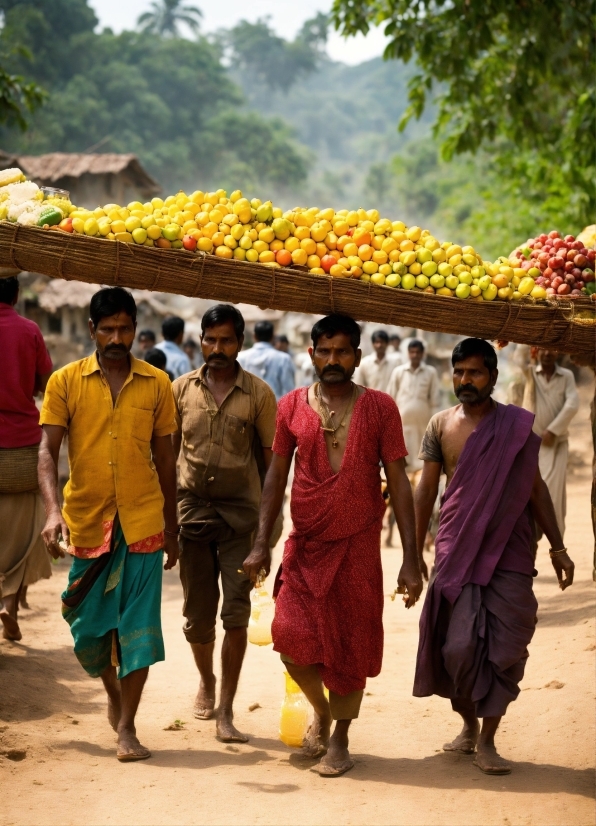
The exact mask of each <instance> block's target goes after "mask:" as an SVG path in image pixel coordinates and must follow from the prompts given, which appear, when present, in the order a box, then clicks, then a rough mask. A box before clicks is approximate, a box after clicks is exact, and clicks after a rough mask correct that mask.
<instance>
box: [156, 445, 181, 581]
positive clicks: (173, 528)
mask: <svg viewBox="0 0 596 826" xmlns="http://www.w3.org/2000/svg"><path fill="white" fill-rule="evenodd" d="M151 452H152V455H153V461H154V462H155V468H156V470H157V475H158V477H159V485H160V487H161V492H162V493H163V497H164V500H165V501H164V506H163V516H164V522H165V526H166V528H165V529H166V531H167V533H166V535H165V543H164V549H165V552H166V554H167V560H166V564H165V565H164V569H165V570H166V571H167V570H169V569H170V568H173V567H174V566H175V565H176V562H177V561H178V512H177V507H176V456H175V454H174V450H173V448H172V437H171V436H170V435H168V436H154V437H153V439H152V440H151Z"/></svg>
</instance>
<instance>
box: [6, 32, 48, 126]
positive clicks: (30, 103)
mask: <svg viewBox="0 0 596 826" xmlns="http://www.w3.org/2000/svg"><path fill="white" fill-rule="evenodd" d="M16 51H17V52H18V53H19V55H20V56H26V54H27V53H26V50H25V49H23V48H20V49H18V50H16ZM14 52H15V50H13V54H14ZM0 59H1V58H0ZM5 59H6V58H4V60H5ZM4 60H3V61H2V62H4ZM43 99H44V92H43V90H42V89H40V87H39V86H37V85H36V84H35V83H31V82H27V81H26V80H25V79H24V78H23V77H21V76H20V75H13V74H11V73H10V72H8V71H7V70H6V69H5V68H4V66H2V65H0V123H3V124H6V125H7V126H8V127H14V126H16V127H18V128H19V129H20V130H21V131H23V132H24V131H25V129H26V128H27V125H28V123H27V117H28V115H29V114H30V113H31V112H33V111H34V110H35V109H36V108H37V107H38V106H40V105H41V103H42V102H43Z"/></svg>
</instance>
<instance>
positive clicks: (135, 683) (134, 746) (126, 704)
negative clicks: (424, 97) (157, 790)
mask: <svg viewBox="0 0 596 826" xmlns="http://www.w3.org/2000/svg"><path fill="white" fill-rule="evenodd" d="M148 674H149V668H139V669H138V670H137V671H131V672H130V674H127V675H126V677H123V678H122V679H121V680H120V691H121V693H122V712H121V714H120V722H119V723H118V752H117V757H118V760H120V761H121V762H128V761H131V760H145V759H146V758H147V757H151V752H150V751H149V749H146V748H145V746H142V745H141V744H140V743H139V740H138V738H137V730H136V728H135V717H136V714H137V709H138V707H139V703H140V701H141V694H142V693H143V688H144V687H145V682H146V681H147V675H148Z"/></svg>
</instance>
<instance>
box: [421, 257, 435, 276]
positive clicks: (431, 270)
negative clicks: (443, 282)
mask: <svg viewBox="0 0 596 826" xmlns="http://www.w3.org/2000/svg"><path fill="white" fill-rule="evenodd" d="M436 271H437V265H436V264H435V262H434V261H425V262H424V264H423V265H422V272H423V274H424V275H426V276H428V277H429V278H430V277H431V275H434V274H435V273H436Z"/></svg>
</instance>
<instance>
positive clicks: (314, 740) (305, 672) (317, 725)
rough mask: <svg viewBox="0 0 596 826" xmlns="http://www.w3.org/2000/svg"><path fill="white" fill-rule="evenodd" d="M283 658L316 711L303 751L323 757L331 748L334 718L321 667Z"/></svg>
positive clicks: (308, 755) (289, 672)
mask: <svg viewBox="0 0 596 826" xmlns="http://www.w3.org/2000/svg"><path fill="white" fill-rule="evenodd" d="M282 659H283V662H284V665H285V667H286V668H287V669H288V674H289V675H290V677H291V678H292V679H293V680H294V682H296V683H298V685H299V686H300V688H301V689H302V691H303V693H304V695H305V697H306V699H307V700H308V702H309V703H310V704H311V706H312V707H313V709H314V712H315V717H314V720H313V721H312V723H311V725H310V728H309V729H308V732H307V733H306V737H305V738H304V745H303V746H302V753H303V754H304V756H305V757H311V758H315V757H322V756H323V755H324V754H326V753H327V749H328V748H329V740H330V734H331V722H332V719H333V718H332V717H331V709H330V708H329V701H328V700H327V697H325V692H324V691H323V681H322V680H321V675H320V674H319V669H318V668H317V667H316V665H296V664H295V663H291V662H288V661H287V659H285V658H282ZM338 722H339V721H338ZM348 725H349V723H348ZM346 737H347V729H346Z"/></svg>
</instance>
